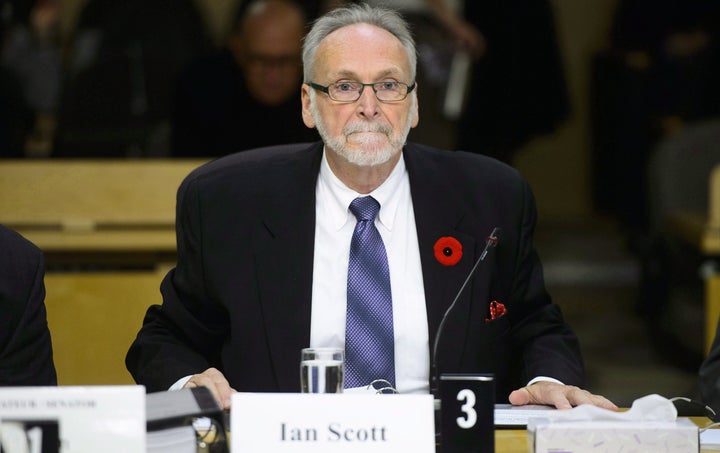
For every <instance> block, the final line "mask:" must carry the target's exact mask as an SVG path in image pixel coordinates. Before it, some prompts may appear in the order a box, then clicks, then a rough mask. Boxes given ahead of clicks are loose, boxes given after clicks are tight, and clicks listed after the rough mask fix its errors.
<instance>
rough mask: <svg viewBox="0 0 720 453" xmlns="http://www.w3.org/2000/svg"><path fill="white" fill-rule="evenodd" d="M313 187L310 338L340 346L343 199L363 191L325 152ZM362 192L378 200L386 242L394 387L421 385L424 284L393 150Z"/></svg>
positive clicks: (347, 234) (405, 183) (345, 237)
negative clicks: (388, 167)
mask: <svg viewBox="0 0 720 453" xmlns="http://www.w3.org/2000/svg"><path fill="white" fill-rule="evenodd" d="M315 195H316V205H315V214H316V221H315V256H314V268H313V284H312V318H311V323H310V346H311V347H340V348H344V347H345V314H346V306H347V272H348V260H349V258H350V241H351V239H352V234H353V230H354V229H355V224H356V223H357V220H356V219H355V216H354V215H353V214H352V213H351V212H350V210H349V206H350V202H352V200H354V199H355V198H356V197H360V196H364V195H363V194H359V193H357V192H355V191H354V190H352V189H350V188H348V187H347V186H346V185H345V184H344V183H343V182H342V181H340V180H339V179H338V178H337V176H335V174H334V173H333V172H332V170H331V169H330V166H329V165H328V162H327V159H326V157H325V155H324V154H323V160H322V164H321V166H320V175H319V176H318V182H317V186H316V189H315ZM368 195H371V196H372V197H373V198H375V199H376V200H377V201H378V203H380V213H379V214H378V217H377V219H375V226H376V227H377V229H378V231H379V232H380V236H382V239H383V242H384V243H385V249H386V251H387V255H388V265H389V268H390V286H391V292H392V304H393V331H394V336H395V386H396V388H397V390H398V391H399V392H401V393H422V392H424V393H427V392H428V390H429V383H428V379H429V373H430V371H429V370H430V352H429V346H428V344H429V343H428V341H429V340H428V323H427V311H426V309H425V289H424V287H423V279H422V266H421V265H420V250H419V247H418V240H417V230H416V229H415V214H414V212H413V204H412V198H411V196H410V181H409V179H408V174H407V170H406V169H405V161H404V160H403V159H402V158H400V160H399V161H398V164H397V165H396V166H395V168H394V169H393V171H392V173H391V174H390V176H389V177H388V179H387V180H386V181H385V182H384V183H383V184H382V185H381V186H380V187H378V188H377V189H375V190H374V191H372V192H371V193H370V194H368ZM368 384H369V382H368Z"/></svg>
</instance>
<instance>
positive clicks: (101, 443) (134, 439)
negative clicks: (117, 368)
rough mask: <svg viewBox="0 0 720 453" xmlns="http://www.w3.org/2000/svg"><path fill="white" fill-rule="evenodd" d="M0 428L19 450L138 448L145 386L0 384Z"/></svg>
mask: <svg viewBox="0 0 720 453" xmlns="http://www.w3.org/2000/svg"><path fill="white" fill-rule="evenodd" d="M0 434H1V435H2V436H3V437H2V441H0V442H2V443H7V442H13V445H18V444H17V443H15V442H20V444H22V445H25V448H28V450H25V451H42V452H43V453H45V452H51V453H55V452H58V453H75V452H88V451H97V452H103V453H115V452H117V453H126V452H129V451H132V452H136V451H137V452H143V451H145V387H143V386H139V385H127V386H126V385H120V386H87V387H85V386H59V387H5V388H0ZM40 446H41V447H42V448H41V449H38V450H35V449H33V448H32V447H40ZM3 451H5V450H3ZM21 451H23V450H21Z"/></svg>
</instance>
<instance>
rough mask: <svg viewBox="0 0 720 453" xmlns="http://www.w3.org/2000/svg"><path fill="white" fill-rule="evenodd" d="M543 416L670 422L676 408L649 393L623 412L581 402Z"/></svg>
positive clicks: (557, 419) (555, 419) (556, 419)
mask: <svg viewBox="0 0 720 453" xmlns="http://www.w3.org/2000/svg"><path fill="white" fill-rule="evenodd" d="M543 417H545V418H547V420H548V421H550V422H551V423H553V422H572V421H627V422H672V421H675V420H676V419H677V409H676V408H675V405H674V404H673V403H672V401H670V400H669V399H667V398H665V397H663V396H660V395H656V394H651V395H647V396H643V397H642V398H638V399H636V400H635V401H633V403H632V406H631V407H630V409H628V410H627V411H624V412H616V411H612V410H609V409H603V408H601V407H597V406H593V405H590V404H581V405H579V406H575V407H574V408H572V409H568V410H562V411H552V412H549V413H547V414H543Z"/></svg>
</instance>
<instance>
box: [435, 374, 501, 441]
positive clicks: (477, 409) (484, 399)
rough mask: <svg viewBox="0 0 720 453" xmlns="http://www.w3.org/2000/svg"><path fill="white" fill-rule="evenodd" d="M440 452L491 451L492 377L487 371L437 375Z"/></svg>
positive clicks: (493, 439)
mask: <svg viewBox="0 0 720 453" xmlns="http://www.w3.org/2000/svg"><path fill="white" fill-rule="evenodd" d="M440 400H441V403H440V411H441V414H440V417H441V440H440V442H441V451H442V453H493V452H494V451H495V431H494V420H493V413H494V409H495V381H494V379H493V376H492V375H490V374H483V375H478V374H443V375H441V376H440Z"/></svg>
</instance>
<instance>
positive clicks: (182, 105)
mask: <svg viewBox="0 0 720 453" xmlns="http://www.w3.org/2000/svg"><path fill="white" fill-rule="evenodd" d="M311 11H312V10H307V11H305V10H303V6H301V5H300V4H299V3H297V2H294V1H290V0H253V1H250V2H246V3H242V4H240V5H239V7H238V11H237V19H236V20H235V25H234V27H233V29H232V32H231V34H230V36H229V38H228V40H227V44H226V46H224V47H223V48H222V49H220V50H219V51H218V52H216V53H213V54H211V55H207V56H204V57H202V58H199V59H198V60H196V61H195V62H193V63H192V64H191V65H189V66H188V67H187V68H186V69H185V71H184V72H183V74H182V76H181V78H180V82H179V84H178V90H177V92H176V93H175V107H174V114H173V121H172V155H173V156H176V157H201V156H207V157H218V156H222V155H225V154H230V153H232V152H236V151H240V150H243V149H249V148H255V147H258V146H263V145H276V144H283V143H293V142H309V141H313V140H317V138H318V136H317V133H316V132H315V131H314V130H311V129H308V128H307V127H305V126H304V125H303V123H302V118H301V112H300V109H299V107H300V87H301V84H302V62H301V58H300V54H301V48H302V40H303V37H304V36H305V31H306V26H307V21H308V19H307V15H306V14H307V13H310V12H311Z"/></svg>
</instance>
